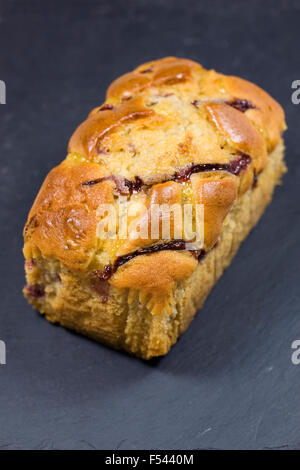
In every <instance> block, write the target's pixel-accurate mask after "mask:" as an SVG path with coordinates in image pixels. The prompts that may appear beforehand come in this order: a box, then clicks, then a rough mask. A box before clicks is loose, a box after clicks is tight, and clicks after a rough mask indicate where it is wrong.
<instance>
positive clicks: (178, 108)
mask: <svg viewBox="0 0 300 470" xmlns="http://www.w3.org/2000/svg"><path fill="white" fill-rule="evenodd" d="M285 128H286V125H285V118H284V112H283V110H282V108H281V106H280V105H279V104H278V103H277V102H276V101H275V100H274V99H273V98H271V97H270V96H269V95H268V94H267V93H266V92H265V91H263V90H262V89H261V88H259V87H258V86H256V85H254V84H252V83H250V82H248V81H246V80H244V79H241V78H238V77H234V76H226V75H223V74H220V73H217V72H215V71H214V70H206V69H204V68H203V67H202V66H201V65H200V64H198V63H196V62H193V61H191V60H186V59H179V58H175V57H167V58H164V59H160V60H156V61H152V62H149V63H146V64H143V65H141V66H139V67H138V68H137V69H135V70H134V71H133V72H130V73H127V74H125V75H123V76H121V77H120V78H118V79H116V80H115V81H114V82H113V83H112V84H111V85H110V86H109V88H108V90H107V95H106V101H105V102H104V104H102V105H100V106H98V107H97V108H95V109H93V110H92V111H91V113H90V114H89V116H88V118H87V119H86V120H85V121H84V122H83V123H82V124H81V125H80V126H79V127H78V128H77V129H76V130H75V132H74V134H73V135H72V137H71V139H70V141H69V145H68V153H67V156H66V158H65V160H64V161H63V162H62V163H61V164H60V165H59V166H57V167H56V168H54V169H53V170H52V171H50V173H49V174H48V176H47V177H46V179H45V181H44V183H43V185H42V187H41V189H40V191H39V193H38V195H37V197H36V200H35V202H34V204H33V206H32V208H31V210H30V212H29V216H28V220H27V223H26V226H25V229H24V256H25V270H26V279H27V285H26V286H25V288H24V294H25V296H26V298H27V299H28V301H29V302H30V303H31V304H32V305H33V306H34V307H35V308H37V309H38V310H39V311H40V312H41V313H42V314H45V316H46V318H47V319H48V320H50V321H51V322H53V323H59V324H60V325H62V326H64V327H67V328H70V329H73V330H76V331H77V332H80V333H82V334H84V335H87V336H89V337H90V338H93V339H95V340H97V341H100V342H102V343H104V344H107V345H109V346H111V347H113V348H116V349H123V350H126V351H127V352H129V353H131V354H134V355H136V356H139V357H142V358H144V359H150V358H152V357H155V356H161V355H164V354H166V353H167V352H168V351H169V349H170V348H171V346H172V345H173V344H174V343H175V342H176V340H177V338H178V337H179V336H180V335H181V334H182V333H183V332H184V331H185V330H186V329H187V327H188V326H189V324H190V323H191V321H192V319H193V317H194V315H195V313H196V311H197V310H198V309H199V308H200V307H201V306H202V304H203V302H204V300H205V298H206V297H207V295H208V293H209V292H210V290H211V288H212V287H213V286H214V284H215V283H216V281H217V280H218V278H219V277H220V276H221V274H222V272H223V270H224V269H225V268H226V267H227V266H228V265H229V264H230V262H231V260H232V258H233V256H234V254H235V253H236V251H237V249H238V247H239V245H240V243H241V242H242V240H243V239H244V238H245V237H246V235H247V234H248V232H249V231H250V229H251V228H252V227H253V226H254V225H255V224H256V223H257V221H258V219H259V218H260V216H261V215H262V213H263V211H264V209H265V208H266V206H267V204H268V203H269V202H270V200H271V198H272V194H273V190H274V187H275V185H276V184H277V183H278V182H279V181H280V177H281V175H282V174H283V173H284V172H285V164H284V161H283V156H284V144H283V140H282V133H283V131H284V130H285ZM120 200H121V201H123V204H124V203H126V210H129V208H131V209H132V207H133V208H134V210H132V211H131V212H130V211H129V212H128V214H129V215H128V217H129V221H130V222H132V223H133V225H131V224H129V225H130V227H131V226H132V227H133V229H132V230H133V231H135V236H131V234H130V230H131V229H128V232H127V233H126V236H122V237H121V236H120V225H118V224H117V226H116V231H115V234H114V235H113V236H112V237H110V236H107V238H105V237H100V236H99V232H98V230H99V224H100V223H101V222H103V219H104V218H105V217H106V216H107V212H106V213H105V212H101V210H99V207H110V206H112V207H116V206H117V204H119V203H120ZM154 204H158V205H161V204H166V205H172V204H176V205H177V206H178V205H179V206H180V207H181V206H182V207H183V206H184V204H187V205H189V206H190V207H192V213H193V214H194V209H195V207H196V205H199V207H202V208H203V212H202V215H203V217H202V219H201V224H202V229H203V237H202V240H201V246H200V245H199V244H198V245H197V247H196V248H194V249H193V248H191V244H190V241H191V240H190V239H189V238H188V237H185V236H184V234H183V235H182V236H179V237H178V234H177V232H176V230H175V229H176V226H175V222H174V220H175V218H174V214H173V213H172V214H171V217H170V226H171V230H170V234H169V238H167V239H166V238H163V237H162V235H161V226H159V233H158V234H157V233H156V234H152V232H151V231H149V233H148V234H147V235H146V236H143V237H142V236H140V235H139V234H140V233H141V231H142V228H143V226H144V227H145V226H147V228H149V227H150V226H151V217H150V216H149V217H148V218H147V217H145V216H146V215H149V213H150V210H151V207H152V205H154ZM119 210H120V209H119V206H118V209H117V211H119ZM117 213H118V214H119V212H117ZM159 217H163V216H161V214H160V215H159ZM159 220H160V221H161V219H159ZM192 220H193V223H194V224H195V223H197V222H195V220H196V221H197V220H198V219H195V217H194V215H193V216H192ZM172 221H173V226H172ZM159 223H160V222H159ZM104 232H106V233H108V232H109V229H108V228H105V229H104ZM102 235H103V234H102Z"/></svg>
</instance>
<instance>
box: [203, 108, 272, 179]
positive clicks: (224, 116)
mask: <svg viewBox="0 0 300 470" xmlns="http://www.w3.org/2000/svg"><path fill="white" fill-rule="evenodd" d="M205 109H206V110H207V112H208V115H209V118H210V119H211V120H212V122H213V123H214V124H215V125H216V127H217V128H218V130H219V131H220V132H221V134H223V135H225V136H226V138H227V139H228V141H229V142H230V143H231V145H232V146H233V147H234V148H236V149H237V150H239V151H240V152H243V153H246V154H247V155H251V158H252V163H253V166H254V168H255V170H256V171H257V173H259V172H260V171H261V170H262V169H263V168H264V166H265V165H266V161H267V151H266V145H265V141H264V139H263V138H262V136H261V135H260V134H259V132H258V131H257V129H256V128H255V127H254V125H253V124H252V122H251V121H250V120H249V119H248V118H247V116H245V115H244V114H242V113H241V112H240V111H238V110H237V109H235V108H233V107H231V106H229V105H228V104H225V103H208V104H207V105H205Z"/></svg>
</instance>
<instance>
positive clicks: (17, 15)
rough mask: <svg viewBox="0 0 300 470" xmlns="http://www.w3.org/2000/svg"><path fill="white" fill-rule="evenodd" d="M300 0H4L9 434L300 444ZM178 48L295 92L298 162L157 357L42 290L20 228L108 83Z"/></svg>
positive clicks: (213, 444) (73, 440)
mask: <svg viewBox="0 0 300 470" xmlns="http://www.w3.org/2000/svg"><path fill="white" fill-rule="evenodd" d="M299 24H300V4H299V1H296V0H295V1H292V0H289V1H283V0H282V1H278V0H277V1H266V0H265V1H264V2H262V1H260V0H254V1H253V0H252V1H248V2H245V1H226V2H225V1H214V0H208V1H187V2H183V1H168V2H167V1H159V0H150V1H148V0H147V1H146V0H142V1H139V2H138V1H132V0H126V1H123V0H122V1H121V0H117V1H102V2H101V1H98V2H96V1H91V0H89V1H83V0H81V1H73V2H63V1H60V2H53V1H52V2H35V1H34V2H33V1H30V0H26V1H10V0H5V1H3V0H1V2H0V44H1V54H0V79H2V80H5V81H6V84H7V104H6V105H1V106H0V122H1V126H0V158H1V166H0V174H1V184H0V194H1V208H0V211H1V223H0V227H1V287H0V289H1V295H0V299H1V313H0V339H2V340H4V341H5V342H6V344H7V364H6V365H1V366H0V448H3V449H24V448H26V449H33V448H34V449H37V448H38V449H52V448H55V449H62V448H67V449H93V448H99V449H101V448H108V449H141V448H152V449H159V448H169V449H178V448H183V449H191V448H221V449H228V448H233V449H241V448H249V449H253V448H259V449H261V448H284V449H285V448H300V401H299V393H300V392H299V390H300V388H299V386H300V365H299V366H295V365H293V364H292V362H291V352H292V350H291V343H292V342H293V341H294V340H295V339H300V299H299V297H300V293H299V276H300V268H299V255H300V244H299V229H300V220H299V196H300V190H299V181H300V166H299V161H300V150H299V144H298V139H299V117H300V105H299V106H296V105H292V103H291V82H292V81H293V80H295V79H300V68H299V65H300V64H299V51H298V44H299V32H298V31H299ZM164 55H178V56H186V57H189V58H191V59H196V60H198V61H200V62H201V63H203V65H205V66H206V67H215V68H216V69H217V70H219V71H223V72H225V73H231V74H236V75H241V76H244V77H245V78H248V79H250V80H253V81H255V82H257V83H258V84H260V85H262V86H264V87H265V88H266V89H267V90H269V91H270V93H272V94H273V95H274V96H275V97H276V98H277V99H279V101H280V102H281V103H282V104H283V105H284V106H285V109H286V112H287V120H288V125H289V130H288V132H287V134H286V141H287V161H288V165H289V168H290V171H289V173H288V174H287V175H286V176H285V178H284V185H283V186H282V187H280V188H278V189H277V191H276V195H275V198H274V202H273V204H272V205H271V206H270V207H269V209H268V210H267V212H266V214H265V216H264V217H263V220H262V221H261V222H260V223H259V225H258V226H257V227H256V228H255V230H254V231H253V232H252V234H251V235H250V236H249V237H248V239H247V241H246V242H245V243H244V244H243V246H242V248H241V249H240V251H239V253H238V255H237V257H236V258H235V260H234V262H233V263H232V265H231V267H230V268H229V270H228V271H227V272H226V273H225V274H224V276H223V278H222V279H221V280H220V282H219V283H218V285H217V286H216V287H215V288H214V291H213V293H212V295H211V296H210V297H209V299H208V301H207V302H206V304H205V307H204V308H203V309H202V311H201V312H200V313H199V314H198V316H197V318H196V319H195V320H194V322H193V324H192V327H191V328H190V329H189V330H188V332H187V333H186V334H185V335H184V336H183V337H182V338H181V339H180V341H179V342H178V344H177V345H176V346H175V347H174V348H173V350H172V351H171V353H170V354H169V355H168V356H167V357H165V358H163V359H161V360H156V361H152V362H149V363H144V362H142V361H140V360H138V359H134V358H130V357H128V356H126V355H124V354H121V353H118V352H114V351H112V350H110V349H107V348H105V347H103V346H101V345H98V344H96V343H94V342H92V341H89V340H87V339H85V338H83V337H80V336H77V335H75V334H73V333H71V332H68V331H66V330H64V329H62V328H59V327H55V326H51V325H50V324H49V323H48V322H46V321H45V320H44V319H43V318H42V317H41V316H39V315H38V314H37V313H36V312H34V311H33V310H32V308H31V307H29V306H28V305H27V303H26V302H25V300H24V299H23V297H22V294H21V289H22V287H23V283H24V277H23V258H22V253H21V248H22V238H21V230H22V226H23V224H24V221H25V217H26V213H27V211H28V209H29V208H30V205H31V203H32V201H33V198H34V196H35V194H36V192H37V190H38V189H39V186H40V184H41V182H42V180H43V178H44V177H45V175H46V173H47V172H48V171H49V170H50V169H51V168H52V167H53V166H54V165H55V164H57V163H58V162H60V161H61V160H62V159H63V158H64V155H65V151H66V142H67V139H68V136H70V134H71V132H72V130H73V129H74V127H75V126H76V125H77V124H78V123H79V122H80V121H81V120H82V119H83V118H84V117H85V116H86V115H87V113H88V111H89V110H90V109H91V108H92V107H94V106H95V105H97V104H99V103H100V102H101V100H102V98H103V96H104V91H105V88H106V86H107V85H108V84H109V82H110V81H111V80H112V79H113V78H114V77H116V76H118V75H119V74H121V73H124V72H127V71H128V70H130V69H131V68H132V67H134V66H136V65H137V64H139V63H141V62H144V61H147V60H150V59H152V58H157V57H161V56H164Z"/></svg>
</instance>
